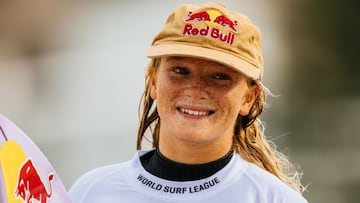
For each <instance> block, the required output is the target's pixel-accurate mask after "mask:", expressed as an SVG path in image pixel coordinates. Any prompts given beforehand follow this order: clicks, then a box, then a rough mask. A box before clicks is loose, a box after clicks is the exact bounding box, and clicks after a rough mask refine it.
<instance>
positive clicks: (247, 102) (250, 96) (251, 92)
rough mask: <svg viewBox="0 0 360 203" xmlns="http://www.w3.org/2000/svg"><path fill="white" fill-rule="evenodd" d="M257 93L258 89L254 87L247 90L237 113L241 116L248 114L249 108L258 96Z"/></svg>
mask: <svg viewBox="0 0 360 203" xmlns="http://www.w3.org/2000/svg"><path fill="white" fill-rule="evenodd" d="M259 91H260V89H259V87H258V86H256V85H255V86H253V87H251V88H249V89H248V92H247V93H246V94H245V95H244V97H243V98H242V101H241V107H240V112H239V113H240V115H241V116H247V115H248V114H249V112H250V109H251V107H252V106H253V104H254V102H255V100H256V98H257V97H258V95H259Z"/></svg>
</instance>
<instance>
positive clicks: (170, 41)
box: [146, 3, 264, 80]
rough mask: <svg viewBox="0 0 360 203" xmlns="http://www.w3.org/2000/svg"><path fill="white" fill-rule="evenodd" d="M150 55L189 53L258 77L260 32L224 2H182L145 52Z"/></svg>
mask: <svg viewBox="0 0 360 203" xmlns="http://www.w3.org/2000/svg"><path fill="white" fill-rule="evenodd" d="M146 55H147V57H149V58H157V57H161V56H189V57H198V58H204V59H208V60H212V61H216V62H218V63H221V64H224V65H226V66H229V67H231V68H233V69H235V70H237V71H240V72H242V73H244V74H245V75H247V76H248V77H250V78H252V79H255V80H260V79H261V78H262V76H263V70H264V62H263V56H262V48H261V34H260V31H259V29H258V28H257V27H256V26H254V25H253V24H252V23H251V21H250V19H249V18H248V17H246V16H244V15H242V14H240V13H237V12H232V11H229V10H227V9H226V8H225V6H224V5H223V4H219V3H207V4H204V5H190V4H184V5H181V6H180V7H178V8H177V9H176V10H175V11H174V12H173V13H171V15H170V16H169V17H168V19H167V21H166V23H165V25H164V27H163V28H162V30H161V31H160V32H159V33H158V34H157V35H156V36H155V37H154V39H153V42H152V46H151V47H150V48H149V49H148V50H147V53H146Z"/></svg>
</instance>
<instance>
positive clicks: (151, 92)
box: [150, 84, 157, 100]
mask: <svg viewBox="0 0 360 203" xmlns="http://www.w3.org/2000/svg"><path fill="white" fill-rule="evenodd" d="M150 88H151V89H150V97H151V99H153V100H155V99H156V98H157V95H156V87H155V85H154V84H151V87H150Z"/></svg>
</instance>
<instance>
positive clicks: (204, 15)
mask: <svg viewBox="0 0 360 203" xmlns="http://www.w3.org/2000/svg"><path fill="white" fill-rule="evenodd" d="M188 16H189V18H188V19H187V20H186V21H191V20H198V21H211V19H210V16H209V14H208V12H206V11H201V12H198V13H193V12H189V14H188Z"/></svg>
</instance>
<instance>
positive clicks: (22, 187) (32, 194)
mask: <svg viewBox="0 0 360 203" xmlns="http://www.w3.org/2000/svg"><path fill="white" fill-rule="evenodd" d="M18 177H19V178H18V182H17V186H16V190H15V196H16V197H17V198H18V199H22V200H23V201H24V202H25V203H31V202H35V200H36V202H39V203H47V201H48V199H50V198H51V196H52V186H51V182H52V181H53V179H54V174H53V173H51V174H49V175H48V177H47V180H46V184H47V185H48V188H49V190H47V189H46V186H45V184H44V182H43V181H42V180H41V176H40V175H39V173H38V171H37V169H36V167H35V165H34V164H33V162H32V160H31V159H27V160H26V161H25V162H24V164H23V165H22V166H21V168H20V170H19V176H18Z"/></svg>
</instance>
